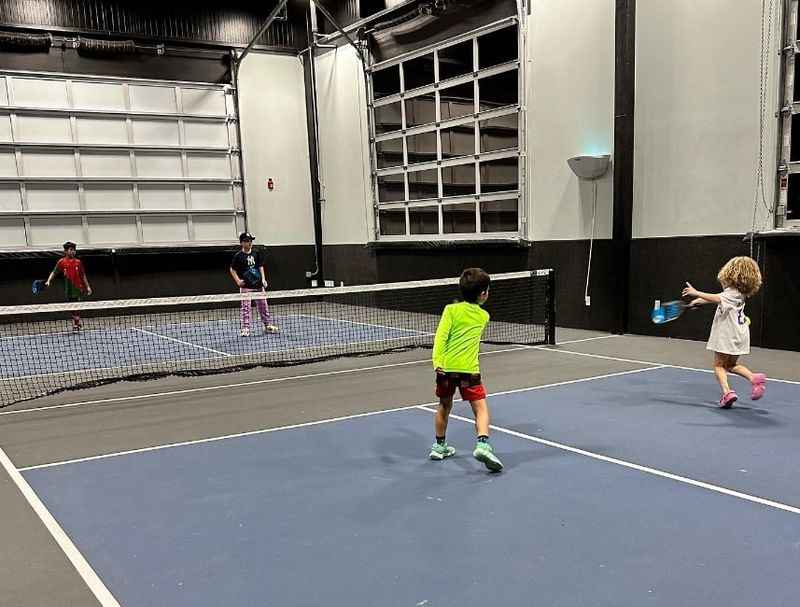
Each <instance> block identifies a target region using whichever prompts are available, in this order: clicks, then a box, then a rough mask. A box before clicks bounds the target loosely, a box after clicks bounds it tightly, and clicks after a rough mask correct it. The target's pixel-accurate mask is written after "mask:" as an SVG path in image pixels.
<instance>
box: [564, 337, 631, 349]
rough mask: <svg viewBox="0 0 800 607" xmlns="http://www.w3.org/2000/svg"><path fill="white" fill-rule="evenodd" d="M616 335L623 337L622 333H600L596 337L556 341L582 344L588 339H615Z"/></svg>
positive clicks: (566, 343) (565, 343)
mask: <svg viewBox="0 0 800 607" xmlns="http://www.w3.org/2000/svg"><path fill="white" fill-rule="evenodd" d="M616 337H622V335H617V334H614V335H599V336H596V337H584V338H583V339H571V340H570V341H559V342H558V343H556V345H557V346H566V345H568V344H582V343H584V342H587V341H597V340H598V339H614V338H616ZM551 347H552V346H551Z"/></svg>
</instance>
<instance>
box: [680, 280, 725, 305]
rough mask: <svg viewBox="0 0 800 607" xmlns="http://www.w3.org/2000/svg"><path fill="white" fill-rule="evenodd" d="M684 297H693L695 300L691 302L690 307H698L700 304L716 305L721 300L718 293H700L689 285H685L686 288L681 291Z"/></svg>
mask: <svg viewBox="0 0 800 607" xmlns="http://www.w3.org/2000/svg"><path fill="white" fill-rule="evenodd" d="M682 294H683V296H684V297H694V298H695V299H694V300H693V301H692V303H691V304H690V305H692V306H699V305H702V304H709V303H715V304H718V303H719V302H720V301H721V300H722V298H721V297H720V293H703V292H702V291H698V290H697V289H695V288H694V287H693V286H692V285H691V284H690V283H688V282H687V283H686V288H685V289H684V290H683V293H682Z"/></svg>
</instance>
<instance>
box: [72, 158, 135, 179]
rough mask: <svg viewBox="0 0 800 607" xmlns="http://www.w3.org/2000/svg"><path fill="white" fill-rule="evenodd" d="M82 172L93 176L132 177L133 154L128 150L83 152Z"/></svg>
mask: <svg viewBox="0 0 800 607" xmlns="http://www.w3.org/2000/svg"><path fill="white" fill-rule="evenodd" d="M81 174H82V175H86V176H92V177H131V176H132V171H131V156H130V154H128V153H127V152H83V153H82V154H81Z"/></svg>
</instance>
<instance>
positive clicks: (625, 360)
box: [520, 344, 800, 386]
mask: <svg viewBox="0 0 800 607" xmlns="http://www.w3.org/2000/svg"><path fill="white" fill-rule="evenodd" d="M558 345H560V344H558ZM520 347H521V348H528V349H531V350H542V351H544V352H554V353H556V354H572V355H574V356H586V357H588V358H599V359H602V360H613V361H615V362H621V363H631V364H635V365H663V366H665V367H670V368H672V369H682V370H684V371H697V372H698V373H713V371H712V370H711V369H698V368H696V367H684V366H681V365H672V364H670V363H659V362H655V361H652V360H636V359H633V358H619V357H617V356H606V355H605V354H591V353H589V352H575V351H574V350H560V349H559V348H557V347H556V348H554V347H552V346H520ZM767 382H778V383H782V384H792V385H795V386H800V381H794V380H791V379H777V378H773V377H768V378H767Z"/></svg>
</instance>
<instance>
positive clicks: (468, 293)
mask: <svg viewBox="0 0 800 607" xmlns="http://www.w3.org/2000/svg"><path fill="white" fill-rule="evenodd" d="M491 280H492V279H491V278H490V277H489V275H488V274H487V273H486V272H484V271H483V270H481V269H480V268H467V269H466V270H464V271H463V272H461V280H459V282H458V286H459V288H460V289H461V297H462V299H463V300H464V301H468V302H470V303H475V302H477V301H478V297H480V294H481V293H483V292H484V291H486V290H487V289H488V288H489V283H490V282H491Z"/></svg>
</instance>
